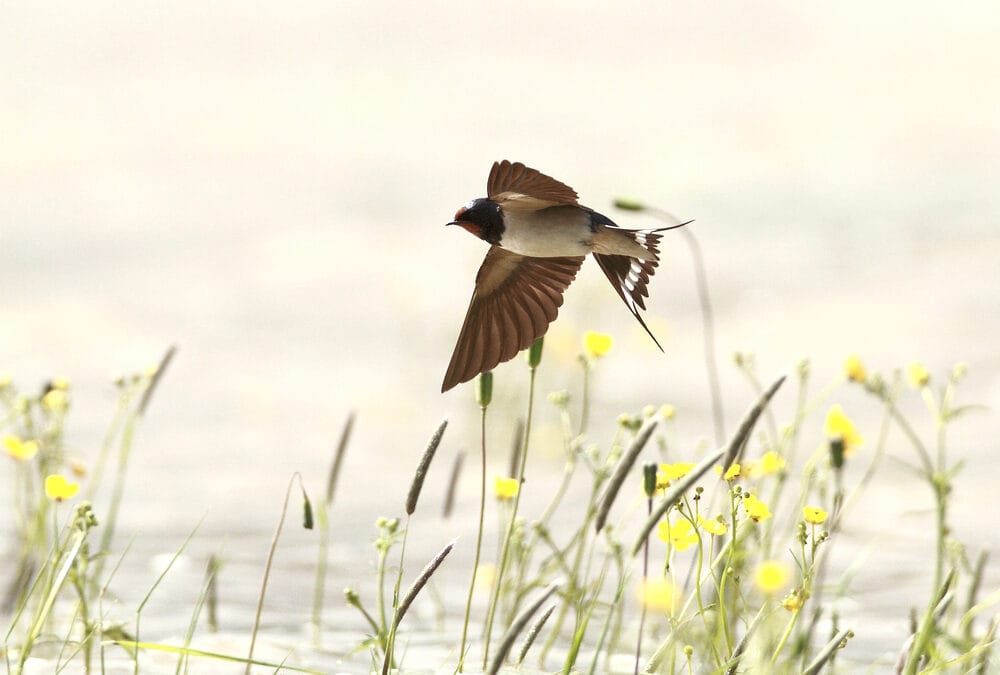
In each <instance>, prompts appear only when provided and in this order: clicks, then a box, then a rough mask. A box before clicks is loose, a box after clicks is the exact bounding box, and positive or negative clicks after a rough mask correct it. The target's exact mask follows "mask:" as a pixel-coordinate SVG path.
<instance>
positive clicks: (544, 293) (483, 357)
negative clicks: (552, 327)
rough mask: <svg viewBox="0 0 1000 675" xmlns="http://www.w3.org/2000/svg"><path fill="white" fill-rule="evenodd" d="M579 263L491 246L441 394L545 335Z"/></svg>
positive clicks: (576, 259) (568, 258) (572, 259)
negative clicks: (523, 253)
mask: <svg viewBox="0 0 1000 675" xmlns="http://www.w3.org/2000/svg"><path fill="white" fill-rule="evenodd" d="M582 264H583V256H575V257H565V258H530V257H527V256H522V255H518V254H517V253H511V252H510V251H506V250H504V249H502V248H500V247H499V246H493V247H491V248H490V250H489V252H487V254H486V259H485V260H483V265H482V267H480V268H479V274H477V275H476V290H475V291H474V292H473V293H472V301H471V302H470V303H469V311H468V313H467V314H466V315H465V323H464V324H462V332H461V333H460V334H459V336H458V344H456V345H455V352H454V353H453V354H452V356H451V363H449V364H448V372H447V373H445V376H444V383H443V384H442V385H441V391H442V392H445V391H448V390H449V389H451V388H452V387H454V386H455V385H456V384H460V383H462V382H468V381H469V380H471V379H472V378H474V377H476V376H477V375H479V374H480V373H483V372H486V371H487V370H491V369H492V368H494V367H495V366H496V365H497V364H499V363H503V362H504V361H509V360H510V359H512V358H514V356H515V355H517V353H518V352H519V351H521V350H522V349H527V348H528V347H530V346H531V343H532V342H534V341H535V340H536V339H537V338H539V337H541V336H542V335H544V334H545V331H546V330H548V327H549V324H550V323H552V322H553V321H555V318H556V316H557V315H558V314H559V307H560V306H562V303H563V292H564V291H565V290H566V288H567V287H568V286H569V285H570V283H571V282H572V281H573V279H574V278H576V273H577V272H578V271H579V269H580V265H582Z"/></svg>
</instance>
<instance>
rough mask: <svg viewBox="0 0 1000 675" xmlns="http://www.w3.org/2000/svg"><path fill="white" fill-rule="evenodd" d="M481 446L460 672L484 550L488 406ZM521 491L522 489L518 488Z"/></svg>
mask: <svg viewBox="0 0 1000 675" xmlns="http://www.w3.org/2000/svg"><path fill="white" fill-rule="evenodd" d="M480 410H481V411H482V416H481V420H480V434H479V435H480V446H481V448H482V473H481V475H480V485H479V530H478V531H477V533H476V558H475V560H474V561H473V563H472V581H471V582H470V583H469V596H468V598H467V599H466V601H465V621H464V622H463V623H462V646H461V648H460V649H459V652H458V654H459V656H458V672H460V673H461V672H462V668H464V667H465V643H466V640H467V639H468V635H469V613H470V612H471V610H472V591H473V590H474V589H475V587H476V573H477V572H478V571H479V555H480V553H482V550H483V514H484V513H485V512H486V406H485V405H482V406H480ZM518 493H520V490H518Z"/></svg>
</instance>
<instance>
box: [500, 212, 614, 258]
mask: <svg viewBox="0 0 1000 675" xmlns="http://www.w3.org/2000/svg"><path fill="white" fill-rule="evenodd" d="M593 238H594V233H593V231H592V230H591V227H590V216H589V214H588V213H587V212H586V211H583V210H582V209H579V208H577V207H574V206H554V207H552V208H548V209H542V210H540V211H508V212H505V213H504V230H503V237H502V238H501V240H500V245H501V246H502V247H503V248H505V249H507V250H508V251H511V252H513V253H519V254H521V255H526V256H531V257H534V258H555V257H561V256H578V255H587V254H588V253H590V252H591V250H592V247H593Z"/></svg>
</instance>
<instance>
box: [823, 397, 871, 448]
mask: <svg viewBox="0 0 1000 675" xmlns="http://www.w3.org/2000/svg"><path fill="white" fill-rule="evenodd" d="M824 430H825V431H826V435H827V437H828V438H830V439H832V440H837V439H839V440H841V441H843V442H844V456H845V457H850V456H851V455H853V454H854V450H855V449H857V447H858V446H859V445H861V444H863V443H864V442H865V439H864V438H862V437H861V435H860V434H858V430H857V429H856V428H855V427H854V422H852V421H851V420H850V418H849V417H848V416H847V415H845V414H844V409H843V408H842V407H840V404H839V403H838V404H836V405H832V406H830V410H829V412H827V413H826V424H825V425H824Z"/></svg>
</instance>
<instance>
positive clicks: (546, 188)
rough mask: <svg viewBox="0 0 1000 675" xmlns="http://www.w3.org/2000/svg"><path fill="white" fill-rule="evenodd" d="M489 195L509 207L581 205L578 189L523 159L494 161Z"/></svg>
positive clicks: (533, 207) (530, 207) (488, 186)
mask: <svg viewBox="0 0 1000 675" xmlns="http://www.w3.org/2000/svg"><path fill="white" fill-rule="evenodd" d="M486 195H487V196H488V197H489V198H490V199H492V200H493V201H495V202H497V203H499V204H502V205H503V207H504V208H506V209H515V210H516V209H522V210H537V209H544V208H548V207H550V206H558V205H561V204H573V205H575V204H577V195H576V191H575V190H573V188H571V187H569V186H568V185H566V184H565V183H561V182H559V181H557V180H556V179H555V178H552V177H551V176H546V175H545V174H544V173H542V172H540V171H537V170H535V169H532V168H529V167H526V166H525V165H524V164H521V163H520V162H509V161H507V160H506V159H505V160H503V161H501V162H494V163H493V168H492V169H491V170H490V177H489V178H488V179H487V181H486Z"/></svg>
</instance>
